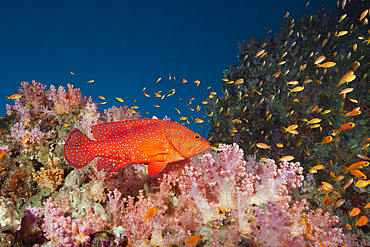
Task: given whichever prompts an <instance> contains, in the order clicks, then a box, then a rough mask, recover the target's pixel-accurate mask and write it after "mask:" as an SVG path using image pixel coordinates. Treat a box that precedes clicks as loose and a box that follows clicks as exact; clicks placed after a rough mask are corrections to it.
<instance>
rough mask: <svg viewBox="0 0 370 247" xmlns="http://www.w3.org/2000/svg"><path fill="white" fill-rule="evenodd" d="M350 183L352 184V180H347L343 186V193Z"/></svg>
mask: <svg viewBox="0 0 370 247" xmlns="http://www.w3.org/2000/svg"><path fill="white" fill-rule="evenodd" d="M352 183H353V178H350V179H348V180H347V181H346V183H345V184H344V186H343V191H344V190H346V189H347V188H348V187H349V186H350V185H351V184H352Z"/></svg>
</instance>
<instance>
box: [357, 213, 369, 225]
mask: <svg viewBox="0 0 370 247" xmlns="http://www.w3.org/2000/svg"><path fill="white" fill-rule="evenodd" d="M367 222H369V217H367V216H365V215H364V216H361V218H360V219H359V220H356V226H364V225H366V224H367Z"/></svg>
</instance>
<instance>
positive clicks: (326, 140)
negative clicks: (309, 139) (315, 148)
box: [316, 136, 333, 147]
mask: <svg viewBox="0 0 370 247" xmlns="http://www.w3.org/2000/svg"><path fill="white" fill-rule="evenodd" d="M332 140H333V137H331V136H327V137H325V138H324V139H323V140H322V142H318V143H316V144H321V147H322V145H324V144H328V143H330V142H331V141H332Z"/></svg>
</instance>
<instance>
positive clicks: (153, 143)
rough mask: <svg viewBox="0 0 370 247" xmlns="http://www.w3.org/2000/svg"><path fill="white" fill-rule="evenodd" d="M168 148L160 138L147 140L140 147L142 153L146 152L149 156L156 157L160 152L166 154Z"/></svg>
mask: <svg viewBox="0 0 370 247" xmlns="http://www.w3.org/2000/svg"><path fill="white" fill-rule="evenodd" d="M167 149H168V148H167V147H165V143H164V142H162V141H160V140H147V141H145V143H144V144H143V145H142V146H141V147H140V148H139V151H140V153H144V154H146V155H148V156H149V157H155V156H157V155H160V154H166V153H168V151H166V150H167Z"/></svg>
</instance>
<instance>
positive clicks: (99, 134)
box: [91, 118, 163, 141]
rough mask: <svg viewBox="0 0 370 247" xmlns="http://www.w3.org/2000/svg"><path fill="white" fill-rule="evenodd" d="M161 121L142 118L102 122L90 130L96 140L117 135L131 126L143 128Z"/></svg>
mask: <svg viewBox="0 0 370 247" xmlns="http://www.w3.org/2000/svg"><path fill="white" fill-rule="evenodd" d="M161 121H163V120H158V119H151V118H144V119H136V120H128V121H122V122H109V123H102V124H97V125H94V126H93V127H92V128H91V132H92V133H93V135H94V137H95V139H96V140H97V141H104V140H105V139H107V138H109V137H110V136H114V135H117V134H119V133H121V132H124V131H129V130H130V129H132V128H137V127H143V128H145V126H147V125H153V124H159V123H160V122H161Z"/></svg>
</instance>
